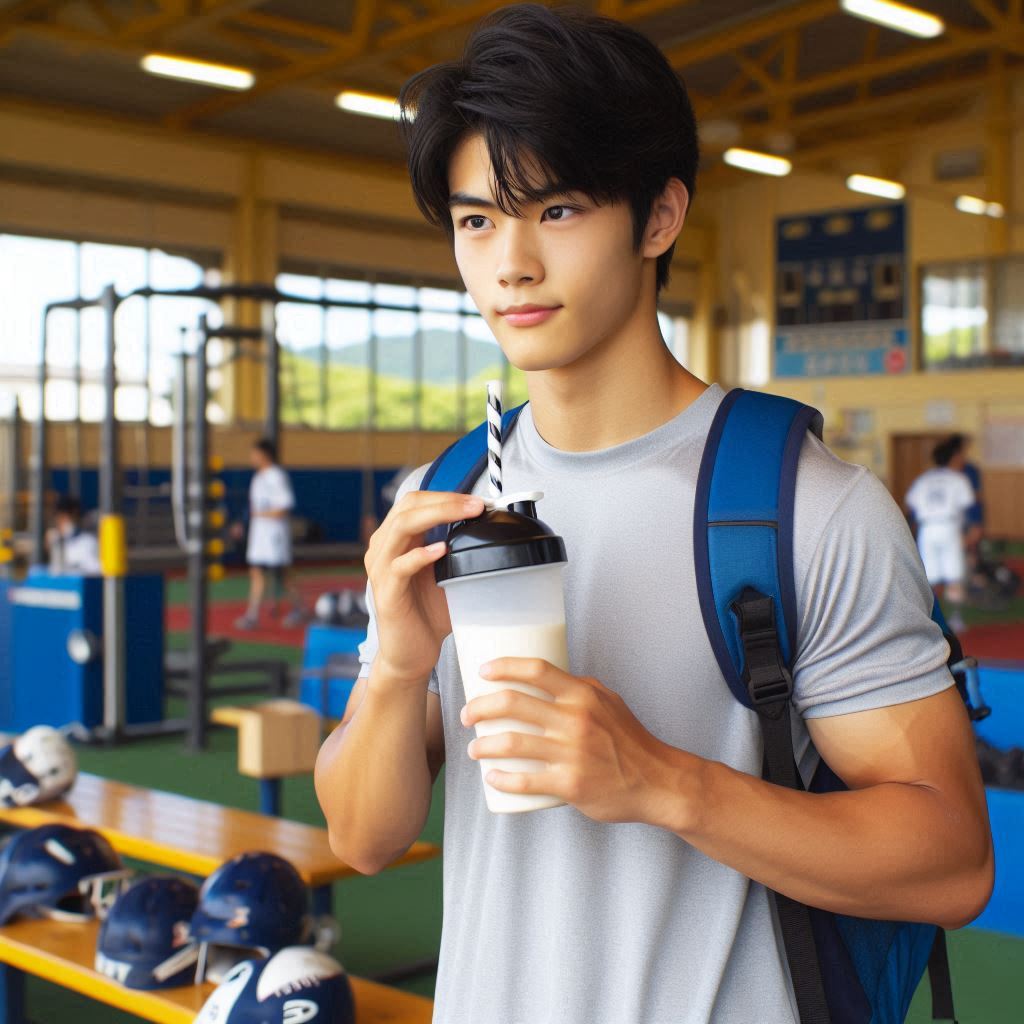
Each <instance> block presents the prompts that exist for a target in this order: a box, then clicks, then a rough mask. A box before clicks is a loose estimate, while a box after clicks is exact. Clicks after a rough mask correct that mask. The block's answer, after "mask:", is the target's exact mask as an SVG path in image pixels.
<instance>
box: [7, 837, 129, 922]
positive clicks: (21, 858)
mask: <svg viewBox="0 0 1024 1024" xmlns="http://www.w3.org/2000/svg"><path fill="white" fill-rule="evenodd" d="M130 878H131V872H130V871H127V870H126V869H125V867H124V865H123V864H122V863H121V858H120V857H118V855H117V854H116V853H115V852H114V849H113V847H112V846H111V845H110V843H108V842H107V840H106V839H104V838H103V836H101V835H100V834H99V833H98V832H94V831H93V830H92V829H85V828H72V827H71V826H70V825H41V826H40V827H39V828H33V829H28V830H27V831H25V832H19V833H17V834H16V835H14V836H12V837H11V839H9V840H8V842H7V844H6V845H5V846H4V848H3V850H2V851H0V924H6V923H7V922H8V921H10V920H11V918H12V917H14V916H16V915H18V914H21V915H24V916H26V917H48V918H51V919H53V920H56V921H86V920H89V919H90V918H93V917H101V918H102V917H104V916H105V915H106V911H107V910H108V909H109V908H110V905H111V904H112V903H113V902H114V900H115V899H116V898H117V895H118V893H119V892H120V891H121V889H123V888H124V886H125V885H126V884H127V882H128V880H129V879H130Z"/></svg>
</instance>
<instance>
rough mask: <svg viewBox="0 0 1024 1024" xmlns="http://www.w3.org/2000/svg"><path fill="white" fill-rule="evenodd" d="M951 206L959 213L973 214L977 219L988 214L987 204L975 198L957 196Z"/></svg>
mask: <svg viewBox="0 0 1024 1024" xmlns="http://www.w3.org/2000/svg"><path fill="white" fill-rule="evenodd" d="M953 205H954V206H955V207H956V208H957V209H958V210H959V211H960V212H961V213H973V214H975V215H976V216H978V217H984V216H985V214H986V213H988V203H986V202H985V200H984V199H979V198H978V197H977V196H957V197H956V202H954V203H953Z"/></svg>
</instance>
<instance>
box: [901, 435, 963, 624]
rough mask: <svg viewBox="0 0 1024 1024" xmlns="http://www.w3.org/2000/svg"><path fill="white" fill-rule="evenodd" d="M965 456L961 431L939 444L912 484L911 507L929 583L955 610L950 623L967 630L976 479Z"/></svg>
mask: <svg viewBox="0 0 1024 1024" xmlns="http://www.w3.org/2000/svg"><path fill="white" fill-rule="evenodd" d="M964 460H965V455H964V450H963V441H962V440H961V439H960V435H954V436H953V437H950V438H948V439H947V440H945V441H942V442H941V443H940V444H937V445H936V446H935V450H934V451H933V452H932V461H933V462H934V463H935V465H934V466H933V467H932V468H931V469H927V470H925V471H924V472H923V473H922V474H921V475H920V476H919V477H918V478H917V479H916V480H915V481H914V482H913V483H912V484H911V485H910V490H909V491H907V496H906V499H905V502H906V506H907V508H908V509H910V511H911V512H912V513H913V514H914V519H915V520H916V521H917V547H918V550H919V551H920V552H921V561H922V562H924V571H925V574H926V575H927V576H928V582H929V583H930V584H931V585H932V586H933V587H934V588H935V593H936V594H937V595H938V596H939V597H940V598H945V599H946V600H948V601H949V604H950V607H951V609H952V611H951V615H950V625H951V626H952V627H953V629H963V617H962V615H961V608H962V606H963V603H964V583H965V580H966V578H967V559H966V554H965V551H964V543H965V538H964V526H965V523H966V516H967V513H968V512H969V510H970V509H972V508H974V506H975V505H976V503H977V496H976V495H975V493H974V488H973V487H972V486H971V481H970V480H969V479H968V478H967V475H966V474H965V473H964V471H963V465H964Z"/></svg>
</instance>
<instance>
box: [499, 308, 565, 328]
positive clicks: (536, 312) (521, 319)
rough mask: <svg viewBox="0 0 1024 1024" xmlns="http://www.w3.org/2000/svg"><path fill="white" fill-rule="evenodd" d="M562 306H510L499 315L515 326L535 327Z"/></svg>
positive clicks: (500, 311)
mask: <svg viewBox="0 0 1024 1024" xmlns="http://www.w3.org/2000/svg"><path fill="white" fill-rule="evenodd" d="M561 308H562V307H561V306H509V307H508V309H506V310H499V311H498V312H499V315H500V316H501V317H503V318H504V320H505V322H506V323H509V324H511V325H512V326H513V327H534V326H536V325H537V324H542V323H544V321H545V320H549V319H550V318H551V317H552V316H554V315H555V313H557V312H558V311H559V310H560V309H561Z"/></svg>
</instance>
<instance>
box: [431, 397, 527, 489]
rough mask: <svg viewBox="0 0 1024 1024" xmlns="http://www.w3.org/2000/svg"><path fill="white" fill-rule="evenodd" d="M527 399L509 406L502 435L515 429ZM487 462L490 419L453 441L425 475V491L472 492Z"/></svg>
mask: <svg viewBox="0 0 1024 1024" xmlns="http://www.w3.org/2000/svg"><path fill="white" fill-rule="evenodd" d="M525 408H526V403H525V402H524V403H523V404H522V405H518V406H516V407H515V408H514V409H508V410H507V411H506V412H505V414H504V415H503V416H502V418H501V433H502V437H508V435H509V434H510V433H511V432H512V429H513V427H515V425H516V421H517V420H518V419H519V414H520V413H521V412H522V411H523V409H525ZM486 466H487V421H486V420H484V422H483V423H481V424H480V425H479V426H478V427H475V428H474V429H473V430H471V431H470V432H469V433H468V434H466V435H464V436H463V437H460V438H459V439H458V441H455V442H454V443H453V444H451V445H449V446H448V447H447V448H446V449H445V450H444V451H443V452H441V454H440V455H438V457H437V458H436V459H434V461H433V462H432V463H431V465H430V468H429V469H428V470H427V472H426V473H425V474H424V476H423V482H422V483H421V484H420V490H421V491H454V492H456V493H461V494H468V493H469V492H470V491H471V490H472V489H473V485H474V484H475V483H476V481H477V478H478V477H479V476H480V474H481V473H483V471H484V469H485V468H486Z"/></svg>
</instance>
